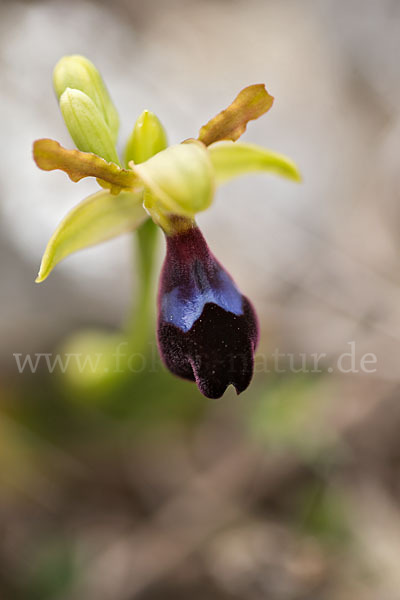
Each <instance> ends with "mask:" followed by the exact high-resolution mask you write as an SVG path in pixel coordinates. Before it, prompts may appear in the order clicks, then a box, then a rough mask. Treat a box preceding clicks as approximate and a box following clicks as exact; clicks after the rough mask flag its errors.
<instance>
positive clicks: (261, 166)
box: [208, 142, 301, 183]
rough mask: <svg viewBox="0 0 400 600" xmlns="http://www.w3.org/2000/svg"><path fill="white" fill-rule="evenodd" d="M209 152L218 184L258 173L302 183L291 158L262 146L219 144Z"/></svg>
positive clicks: (231, 143) (212, 146)
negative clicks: (271, 174) (240, 176)
mask: <svg viewBox="0 0 400 600" xmlns="http://www.w3.org/2000/svg"><path fill="white" fill-rule="evenodd" d="M208 151H209V153H210V157H211V162H212V164H213V167H214V169H215V177H216V180H217V183H223V182H225V181H229V180H230V179H232V178H233V177H237V176H239V175H244V174H246V173H256V172H267V173H275V174H277V175H281V176H282V177H286V178H287V179H292V180H293V181H301V175H300V173H299V170H298V168H297V166H296V164H295V163H294V162H293V161H292V160H290V158H287V157H286V156H284V155H283V154H278V152H272V150H266V149H265V148H262V147H261V146H256V145H254V144H243V143H241V142H236V143H233V142H218V143H216V144H212V145H211V146H209V148H208Z"/></svg>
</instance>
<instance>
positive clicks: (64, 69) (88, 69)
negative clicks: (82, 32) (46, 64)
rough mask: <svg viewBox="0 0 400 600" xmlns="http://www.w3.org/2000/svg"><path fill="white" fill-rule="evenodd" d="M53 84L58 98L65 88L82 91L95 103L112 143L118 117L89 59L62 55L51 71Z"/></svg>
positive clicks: (116, 134)
mask: <svg viewBox="0 0 400 600" xmlns="http://www.w3.org/2000/svg"><path fill="white" fill-rule="evenodd" d="M53 85H54V90H55V92H56V94H57V98H58V99H60V97H61V96H62V94H63V93H64V92H65V90H66V89H67V88H71V89H74V90H80V91H81V92H84V93H85V94H86V95H87V96H89V98H90V99H91V100H92V101H93V102H94V103H95V105H96V106H97V108H98V109H99V111H100V113H101V114H102V115H103V118H104V120H105V122H106V123H107V125H108V127H109V129H110V133H111V137H112V139H113V141H114V143H115V142H116V140H117V137H118V127H119V118H118V113H117V110H116V108H115V106H114V104H113V103H112V100H111V98H110V95H109V93H108V91H107V88H106V86H105V84H104V81H103V79H102V77H101V75H100V73H99V72H98V70H97V69H96V67H95V66H94V64H93V63H92V62H90V60H88V59H87V58H85V57H84V56H79V55H78V54H75V55H72V56H64V57H63V58H62V59H61V60H59V61H58V63H57V64H56V66H55V68H54V71H53Z"/></svg>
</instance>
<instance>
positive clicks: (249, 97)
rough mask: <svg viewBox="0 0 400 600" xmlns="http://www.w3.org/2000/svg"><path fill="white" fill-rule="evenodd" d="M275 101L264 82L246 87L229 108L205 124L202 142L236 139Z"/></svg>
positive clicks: (201, 131) (200, 137) (209, 142)
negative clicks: (248, 124) (250, 122)
mask: <svg viewBox="0 0 400 600" xmlns="http://www.w3.org/2000/svg"><path fill="white" fill-rule="evenodd" d="M273 101H274V98H273V96H270V94H268V92H267V90H266V89H265V85H264V84H263V83H256V84H254V85H249V86H248V87H245V88H244V89H243V90H242V91H241V92H239V94H238V95H237V96H236V98H235V100H234V101H233V102H232V104H230V105H229V106H228V108H226V109H225V110H223V111H221V112H220V113H218V115H216V116H215V117H213V118H212V119H210V121H208V123H207V124H206V125H203V127H202V128H201V129H200V133H199V140H200V142H203V144H205V145H206V146H209V145H210V144H212V143H214V142H219V141H221V140H232V141H233V142H234V141H236V140H237V139H238V138H239V137H240V136H241V135H242V133H244V132H245V131H246V126H247V123H248V122H249V121H252V120H254V119H258V118H259V117H261V116H262V115H263V114H264V113H266V112H267V111H268V110H269V109H270V108H271V106H272V103H273Z"/></svg>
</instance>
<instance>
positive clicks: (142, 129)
mask: <svg viewBox="0 0 400 600" xmlns="http://www.w3.org/2000/svg"><path fill="white" fill-rule="evenodd" d="M167 145H168V144H167V135H166V133H165V130H164V127H163V126H162V125H161V123H160V121H159V119H158V118H157V117H156V115H155V114H154V113H152V112H150V111H149V110H144V111H143V112H142V114H141V115H140V117H139V118H138V119H137V121H136V123H135V126H134V128H133V131H132V133H131V135H130V137H129V139H128V142H127V144H126V148H125V164H126V165H127V164H128V163H129V161H131V160H133V162H134V163H135V164H139V163H142V162H145V161H146V160H148V159H149V158H151V157H152V156H154V154H157V152H161V150H165V148H166V147H167Z"/></svg>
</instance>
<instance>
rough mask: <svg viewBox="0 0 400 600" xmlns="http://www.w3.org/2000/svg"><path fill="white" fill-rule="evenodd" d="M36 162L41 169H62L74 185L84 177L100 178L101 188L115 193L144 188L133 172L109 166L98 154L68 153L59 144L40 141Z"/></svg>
mask: <svg viewBox="0 0 400 600" xmlns="http://www.w3.org/2000/svg"><path fill="white" fill-rule="evenodd" d="M33 158H34V159H35V162H36V164H37V166H38V167H39V169H43V171H53V170H54V169H60V170H61V171H64V172H65V173H67V175H68V177H69V178H70V179H71V180H72V181H74V182H76V181H80V180H81V179H83V178H84V177H97V178H98V179H99V180H100V181H99V183H100V185H103V186H104V187H110V188H111V192H112V193H118V192H119V191H120V190H121V189H130V190H131V189H133V188H138V187H140V186H141V183H140V181H139V180H138V177H137V176H136V175H135V174H134V172H133V171H131V170H130V169H121V167H119V166H118V165H116V164H115V163H107V162H106V161H105V160H104V159H103V158H100V157H99V156H97V155H96V154H91V153H89V152H81V151H80V150H67V149H66V148H63V147H62V146H61V145H60V144H59V143H58V142H56V141H55V140H49V139H47V138H43V139H41V140H36V141H35V142H34V144H33ZM106 184H109V185H108V186H106Z"/></svg>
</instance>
